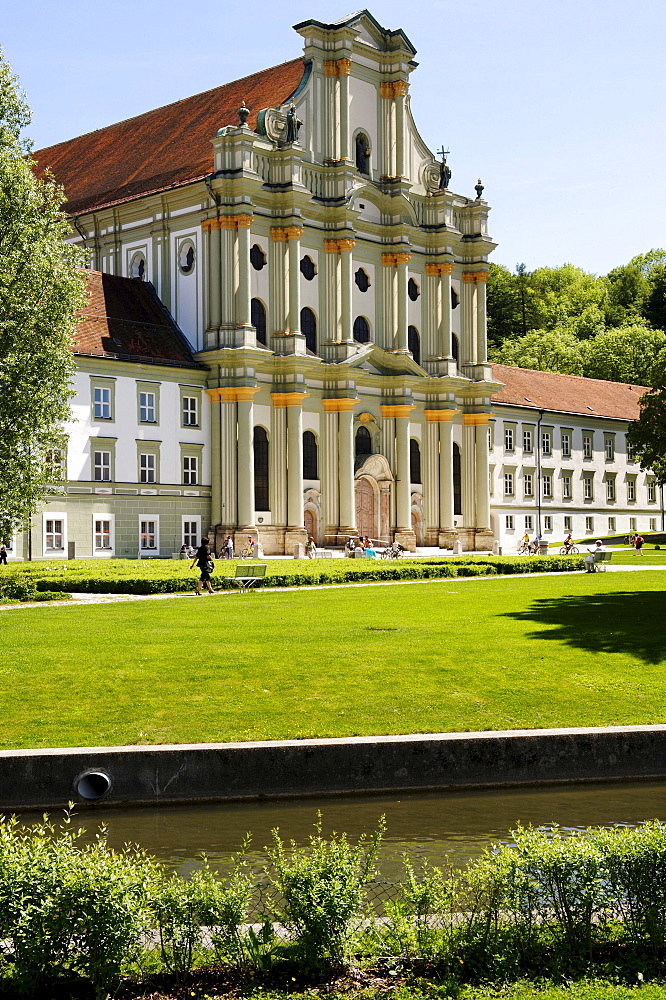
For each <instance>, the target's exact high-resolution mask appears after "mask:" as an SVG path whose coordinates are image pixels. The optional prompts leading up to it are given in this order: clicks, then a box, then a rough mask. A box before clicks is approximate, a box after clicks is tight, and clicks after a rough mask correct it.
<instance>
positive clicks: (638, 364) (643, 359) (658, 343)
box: [584, 323, 666, 385]
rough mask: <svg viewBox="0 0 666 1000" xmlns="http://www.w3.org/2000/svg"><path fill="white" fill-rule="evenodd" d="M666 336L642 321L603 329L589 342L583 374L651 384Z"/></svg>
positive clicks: (591, 376) (632, 382)
mask: <svg viewBox="0 0 666 1000" xmlns="http://www.w3.org/2000/svg"><path fill="white" fill-rule="evenodd" d="M664 348H666V335H665V334H663V333H662V332H661V330H653V329H652V328H651V327H649V326H646V325H645V323H634V324H633V325H632V326H622V327H618V328H616V329H613V328H611V329H610V330H604V331H603V333H600V334H598V335H597V336H596V337H595V338H594V339H593V340H591V341H590V342H589V345H588V353H587V357H586V361H585V370H584V374H585V375H587V377H588V378H601V379H607V380H608V381H609V382H629V383H631V384H633V385H652V384H653V382H652V379H653V370H654V366H655V362H656V360H657V358H658V357H659V353H660V352H661V351H662V350H663V349H664Z"/></svg>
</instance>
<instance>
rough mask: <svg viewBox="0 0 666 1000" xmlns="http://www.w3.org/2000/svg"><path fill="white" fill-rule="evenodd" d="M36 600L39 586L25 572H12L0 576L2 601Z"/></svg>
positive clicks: (0, 597)
mask: <svg viewBox="0 0 666 1000" xmlns="http://www.w3.org/2000/svg"><path fill="white" fill-rule="evenodd" d="M3 600H8V601H36V600H38V597H37V586H36V583H35V581H34V580H33V579H32V577H30V576H27V575H26V574H25V573H12V575H11V576H10V575H7V576H3V577H2V578H0V601H3Z"/></svg>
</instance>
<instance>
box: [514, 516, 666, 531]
mask: <svg viewBox="0 0 666 1000" xmlns="http://www.w3.org/2000/svg"><path fill="white" fill-rule="evenodd" d="M627 521H628V523H627V525H626V526H625V527H626V530H627V531H638V518H636V517H630V518H628V519H627ZM535 523H536V519H535V516H534V514H525V516H524V517H523V519H522V526H521V524H520V519H519V518H517V517H516V516H515V515H514V514H507V515H506V517H505V521H504V525H505V528H506V530H507V531H515V529H516V527H518V529H519V530H524V531H526V532H528V533H531V532H532V531H534V530H535ZM542 523H543V530H544V531H545V532H551V531H554V530H555V525H556V524H559V521H558V519H557V518H555V517H554V516H553V515H552V514H544V516H543V518H542ZM647 523H648V527H647V528H644V527H643V526H642V525H641V528H642V530H643V531H657V530H658V528H657V518H656V517H650V518H647ZM562 528H563V530H564V531H565V532H568V531H573V517H572V516H571V515H570V514H565V515H564V516H563V519H562ZM606 528H607V530H608V534H611V535H612V534H615V532H617V531H618V530H625V528H621V527H620V525H618V518H617V517H613V516H611V517H608V518H607V519H606V523H605V524H604V519H603V517H594V515H592V514H590V515H588V516H587V517H586V518H585V531H586V532H587V533H588V534H592V533H594V532H599V531H604V530H606Z"/></svg>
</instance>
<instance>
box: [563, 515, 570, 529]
mask: <svg viewBox="0 0 666 1000" xmlns="http://www.w3.org/2000/svg"><path fill="white" fill-rule="evenodd" d="M564 530H565V531H571V517H570V516H569V515H568V514H565V515H564Z"/></svg>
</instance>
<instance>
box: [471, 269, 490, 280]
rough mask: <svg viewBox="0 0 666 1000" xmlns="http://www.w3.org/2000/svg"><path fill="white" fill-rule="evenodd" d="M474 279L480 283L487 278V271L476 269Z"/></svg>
mask: <svg viewBox="0 0 666 1000" xmlns="http://www.w3.org/2000/svg"><path fill="white" fill-rule="evenodd" d="M474 280H475V281H480V282H481V283H483V282H484V281H487V280H488V272H487V271H476V272H475V274H474Z"/></svg>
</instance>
